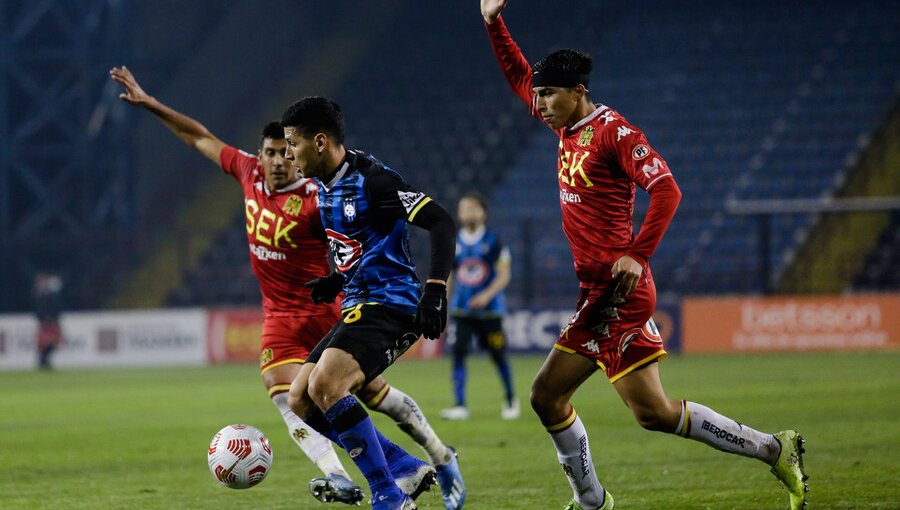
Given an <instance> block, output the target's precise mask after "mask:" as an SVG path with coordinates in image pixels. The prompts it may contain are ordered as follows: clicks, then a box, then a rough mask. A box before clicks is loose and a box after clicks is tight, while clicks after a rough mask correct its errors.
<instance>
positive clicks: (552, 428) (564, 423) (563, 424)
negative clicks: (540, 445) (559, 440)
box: [547, 407, 578, 432]
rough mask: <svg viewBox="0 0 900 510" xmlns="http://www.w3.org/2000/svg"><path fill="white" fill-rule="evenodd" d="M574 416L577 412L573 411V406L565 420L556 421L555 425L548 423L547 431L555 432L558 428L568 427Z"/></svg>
mask: <svg viewBox="0 0 900 510" xmlns="http://www.w3.org/2000/svg"><path fill="white" fill-rule="evenodd" d="M575 418H578V413H576V412H575V408H574V407H573V408H572V414H570V415H569V417H568V418H566V419H565V420H563V421H561V422H559V423H557V424H556V425H550V426H549V427H547V432H556V431H558V430H564V429H567V428H569V427H570V426H571V425H572V424H573V423H575Z"/></svg>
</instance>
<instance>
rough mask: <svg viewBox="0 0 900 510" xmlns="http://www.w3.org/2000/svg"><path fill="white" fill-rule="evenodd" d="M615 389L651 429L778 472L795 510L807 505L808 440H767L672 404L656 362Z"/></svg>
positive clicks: (700, 409) (690, 406)
mask: <svg viewBox="0 0 900 510" xmlns="http://www.w3.org/2000/svg"><path fill="white" fill-rule="evenodd" d="M613 386H614V387H615V388H616V391H617V392H618V393H619V395H620V396H621V397H622V400H623V401H624V402H625V404H626V405H627V406H628V407H629V409H631V411H632V412H633V413H634V416H635V419H636V420H637V422H638V423H639V424H640V425H641V426H642V427H644V428H645V429H648V430H656V431H660V432H667V433H670V434H676V435H679V436H681V437H685V438H689V439H693V440H695V441H699V442H701V443H704V444H707V445H709V446H712V447H713V448H716V449H718V450H722V451H724V452H729V453H736V454H738V455H742V456H745V457H750V458H754V459H759V460H761V461H763V462H765V463H766V464H767V465H769V466H771V467H772V472H773V473H775V475H776V476H777V477H778V478H779V479H780V480H781V481H782V482H783V483H784V484H785V486H786V487H787V488H788V490H789V491H790V493H791V506H792V508H794V509H797V508H802V506H803V505H805V499H806V497H805V492H806V487H805V484H804V483H803V482H804V480H805V474H804V473H803V472H802V469H803V463H802V458H801V454H802V453H803V450H802V438H800V437H799V436H798V435H797V433H796V432H793V431H785V432H780V433H779V434H777V435H773V434H767V433H764V432H760V431H757V430H755V429H753V428H750V427H748V426H746V425H743V424H741V423H738V422H736V421H734V420H733V419H731V418H728V417H727V416H723V415H721V414H719V413H717V412H715V411H713V410H712V409H710V408H708V407H706V406H703V405H701V404H697V403H695V402H689V401H687V400H672V399H670V398H668V397H667V396H666V394H665V391H664V390H663V386H662V383H661V381H660V378H659V364H658V363H656V362H651V363H650V364H649V365H646V366H644V367H642V368H639V369H636V370H634V371H631V372H629V373H627V374H626V375H624V376H622V377H621V378H619V379H617V380H616V381H615V382H613ZM778 436H780V437H781V439H779V437H778Z"/></svg>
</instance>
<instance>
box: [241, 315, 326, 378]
mask: <svg viewBox="0 0 900 510" xmlns="http://www.w3.org/2000/svg"><path fill="white" fill-rule="evenodd" d="M339 318H340V316H339V315H337V314H330V313H328V314H322V315H300V316H286V317H281V316H274V317H273V316H267V317H266V318H265V319H264V320H263V329H262V343H261V345H260V353H259V372H260V373H263V372H265V371H266V370H269V369H270V368H273V367H277V366H280V365H285V364H288V363H303V362H304V361H306V357H307V356H309V353H310V352H311V351H312V350H313V347H315V346H316V344H318V343H319V340H321V339H322V337H324V336H325V334H326V333H328V331H329V330H330V329H331V327H332V326H334V325H335V324H336V323H337V321H338V319H339Z"/></svg>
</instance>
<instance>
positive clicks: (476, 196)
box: [459, 190, 488, 214]
mask: <svg viewBox="0 0 900 510" xmlns="http://www.w3.org/2000/svg"><path fill="white" fill-rule="evenodd" d="M466 198H467V199H469V200H474V201H476V202H478V205H480V206H481V208H482V209H484V214H487V213H488V203H487V199H486V198H484V195H482V194H481V193H479V192H477V191H474V190H473V191H467V192H465V193H463V195H462V196H461V197H459V199H460V200H463V199H466Z"/></svg>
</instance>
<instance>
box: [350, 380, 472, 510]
mask: <svg viewBox="0 0 900 510" xmlns="http://www.w3.org/2000/svg"><path fill="white" fill-rule="evenodd" d="M356 395H357V396H358V397H359V398H360V399H362V400H363V401H364V402H365V403H366V406H367V407H368V408H369V409H373V410H375V411H378V412H380V413H383V414H386V415H388V416H390V417H391V418H392V419H393V420H394V421H395V422H396V423H397V426H398V427H400V430H402V431H404V432H406V433H407V434H408V435H409V436H410V437H412V438H413V440H414V441H415V442H416V443H417V444H418V445H419V446H420V447H422V449H423V450H425V453H427V454H428V458H429V459H430V460H431V463H432V464H433V465H434V469H435V470H436V476H437V481H438V482H439V484H440V486H441V492H442V496H443V498H444V505H445V507H446V508H447V509H448V510H455V509H458V508H462V504H463V502H464V501H465V497H466V486H465V483H464V482H463V478H462V473H461V472H460V470H459V461H458V460H457V456H456V451H455V450H453V448H451V447H449V446H446V445H444V443H443V442H441V439H440V438H439V437H438V435H437V434H436V433H435V431H434V429H432V428H431V425H430V424H429V423H428V420H427V419H426V418H425V414H424V413H423V412H422V411H421V409H420V408H419V405H418V404H416V401H415V400H413V399H412V397H410V396H409V395H407V394H405V393H403V392H402V391H400V390H398V389H397V388H395V387H393V386H391V385H390V384H388V383H387V381H385V380H384V378H383V377H381V376H379V377H377V378H375V379H374V380H373V381H372V382H371V383H369V384H368V385H366V387H365V388H363V389H362V390H360V391H358V392H357V393H356ZM409 457H410V459H407V460H406V461H405V464H406V465H409V466H410V469H408V470H407V471H408V472H409V473H410V474H409V475H408V476H404V475H403V472H402V470H397V469H395V465H394V464H393V463H392V464H391V470H392V471H394V472H395V473H396V478H397V485H398V486H400V489H401V490H403V492H405V493H406V494H409V495H410V496H411V497H413V499H415V498H416V497H417V496H418V495H419V494H420V493H421V492H422V491H424V490H426V489H427V488H428V486H429V485H430V484H431V483H433V481H432V480H433V479H429V478H428V476H429V475H430V476H435V475H434V474H432V473H435V471H431V472H430V473H429V472H424V471H422V470H423V469H424V466H422V465H420V464H417V462H416V461H417V460H418V459H415V457H412V456H409ZM418 462H421V461H418ZM423 475H424V477H423ZM429 482H430V483H429Z"/></svg>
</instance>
